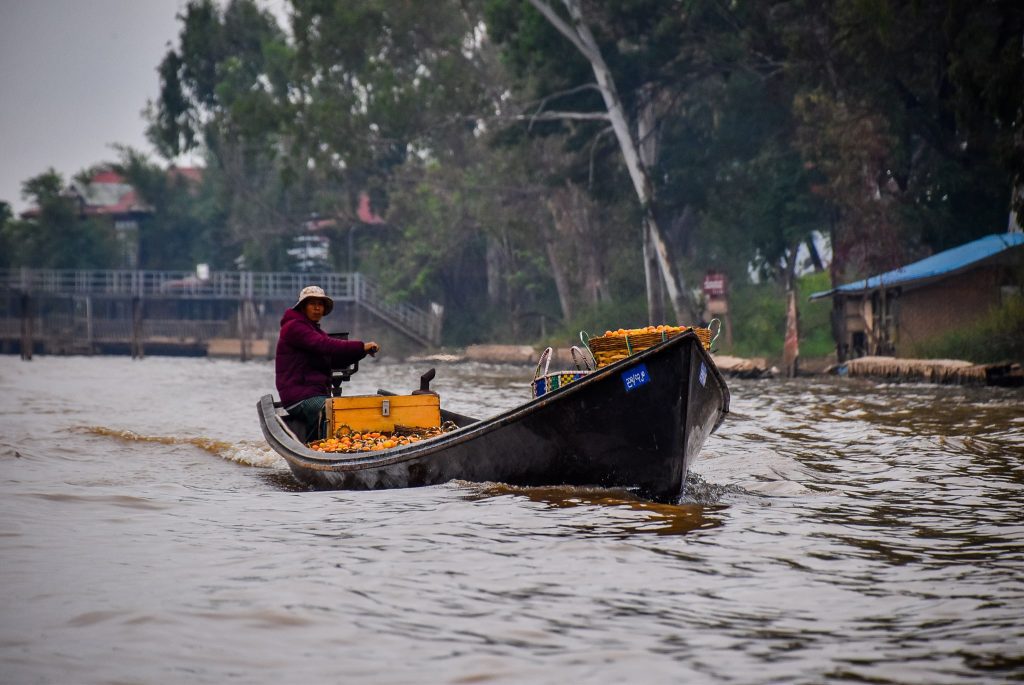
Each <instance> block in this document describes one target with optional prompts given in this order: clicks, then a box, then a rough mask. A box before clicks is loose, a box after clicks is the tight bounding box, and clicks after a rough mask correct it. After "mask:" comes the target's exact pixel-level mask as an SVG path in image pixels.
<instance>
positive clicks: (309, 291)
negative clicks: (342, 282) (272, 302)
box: [292, 285, 334, 316]
mask: <svg viewBox="0 0 1024 685" xmlns="http://www.w3.org/2000/svg"><path fill="white" fill-rule="evenodd" d="M314 297H315V298H317V299H319V300H323V301H324V316H327V315H328V314H330V313H331V310H332V309H334V300H332V299H331V298H329V297H327V293H325V292H324V289H323V288H321V287H320V286H318V285H307V286H306V287H305V288H303V289H302V292H300V293H299V301H298V302H296V303H295V306H294V307H292V309H294V310H295V311H302V303H303V302H305V301H306V300H309V299H311V298H314Z"/></svg>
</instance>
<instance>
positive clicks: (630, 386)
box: [622, 364, 651, 392]
mask: <svg viewBox="0 0 1024 685" xmlns="http://www.w3.org/2000/svg"><path fill="white" fill-rule="evenodd" d="M622 382H623V384H624V385H625V386H626V392H630V391H632V390H636V389H637V388H639V387H640V386H641V385H646V384H647V383H650V382H651V374H649V373H647V365H646V364H637V365H636V366H634V367H633V368H632V369H630V370H629V371H623V372H622Z"/></svg>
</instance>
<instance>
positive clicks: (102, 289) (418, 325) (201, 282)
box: [0, 269, 440, 345]
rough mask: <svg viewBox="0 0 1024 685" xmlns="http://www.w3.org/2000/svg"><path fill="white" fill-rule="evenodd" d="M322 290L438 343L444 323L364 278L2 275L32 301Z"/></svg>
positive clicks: (4, 283) (5, 285)
mask: <svg viewBox="0 0 1024 685" xmlns="http://www.w3.org/2000/svg"><path fill="white" fill-rule="evenodd" d="M310 283H315V284H317V285H319V286H321V287H322V288H323V289H324V290H325V291H326V292H327V293H328V294H329V295H330V296H331V297H332V298H333V299H334V300H335V301H336V302H339V301H340V302H355V303H358V304H359V305H362V306H363V307H365V308H366V309H367V310H369V311H371V312H373V313H374V314H375V315H377V316H379V317H381V318H382V319H384V320H386V321H388V322H390V323H391V324H392V325H394V326H396V327H398V328H399V329H401V330H403V331H404V332H405V333H406V334H407V335H409V336H410V337H412V338H414V339H416V340H419V341H420V342H421V343H424V344H428V345H429V344H437V343H438V342H440V317H439V315H436V314H434V313H432V312H428V311H425V310H423V309H421V308H419V307H416V306H413V305H410V304H407V303H401V302H400V303H394V302H391V301H389V300H388V298H387V297H385V294H384V292H383V289H382V288H381V287H380V286H379V285H378V284H377V283H375V282H374V281H373V280H372V279H370V278H367V277H366V276H364V275H363V274H360V273H310V274H297V273H283V272H259V271H215V272H212V273H211V274H210V276H209V278H205V279H199V278H197V277H196V274H195V273H193V272H190V271H133V270H127V269H121V270H92V271H71V270H56V269H0V291H4V290H6V291H13V292H22V293H28V294H29V295H31V296H39V295H52V296H85V295H89V296H93V297H137V298H143V299H158V300H159V299H215V300H285V301H287V300H292V299H294V298H295V297H296V296H297V294H298V292H299V291H300V290H301V289H302V288H303V287H304V286H306V285H309V284H310Z"/></svg>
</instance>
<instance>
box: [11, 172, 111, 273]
mask: <svg viewBox="0 0 1024 685" xmlns="http://www.w3.org/2000/svg"><path fill="white" fill-rule="evenodd" d="M22 189H23V190H22V194H23V196H24V197H25V199H26V200H30V201H32V202H33V203H34V205H35V207H36V209H37V215H36V216H35V217H34V218H31V219H24V220H14V219H8V220H6V221H5V222H3V225H2V229H0V230H2V231H3V235H2V237H0V244H3V245H6V247H7V248H8V250H9V252H7V253H6V254H7V256H6V257H5V261H6V262H7V265H8V266H11V267H20V266H24V267H31V268H41V269H107V268H113V267H116V266H119V265H120V251H119V246H118V242H117V238H116V236H115V233H114V227H113V225H112V223H111V222H110V221H109V220H104V219H100V218H93V217H86V216H83V215H82V214H81V213H80V211H79V204H78V199H77V198H76V197H74V196H71V195H67V194H65V193H64V179H63V178H62V177H61V175H60V174H58V173H57V172H56V171H54V170H53V169H50V170H49V171H46V172H44V173H42V174H39V175H38V176H34V177H32V178H30V179H28V180H27V181H25V182H24V183H23V184H22Z"/></svg>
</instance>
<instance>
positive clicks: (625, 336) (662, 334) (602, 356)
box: [581, 324, 711, 368]
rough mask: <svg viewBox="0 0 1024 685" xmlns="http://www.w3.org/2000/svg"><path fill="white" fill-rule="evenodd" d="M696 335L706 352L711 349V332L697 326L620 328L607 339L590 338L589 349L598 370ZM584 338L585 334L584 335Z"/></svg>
mask: <svg viewBox="0 0 1024 685" xmlns="http://www.w3.org/2000/svg"><path fill="white" fill-rule="evenodd" d="M687 331H693V332H694V333H695V334H696V335H697V338H699V339H700V342H701V344H702V345H703V346H704V349H705V350H707V349H710V348H711V329H710V328H696V327H693V326H669V325H665V324H662V325H658V326H646V327H644V328H628V329H625V328H620V329H618V330H615V331H605V332H604V335H601V336H598V337H595V338H590V339H589V340H587V341H586V343H587V347H589V348H590V352H591V353H592V354H593V355H594V359H595V360H596V361H597V366H598V368H600V367H602V366H608V365H609V364H614V363H615V362H617V361H621V360H623V359H625V358H626V357H628V356H630V355H632V354H636V353H637V352H642V351H643V350H646V349H648V348H649V347H654V346H655V345H657V344H659V343H662V342H664V341H666V340H668V339H669V338H674V337H676V336H677V335H681V334H683V333H686V332H687ZM581 335H584V334H581Z"/></svg>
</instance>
